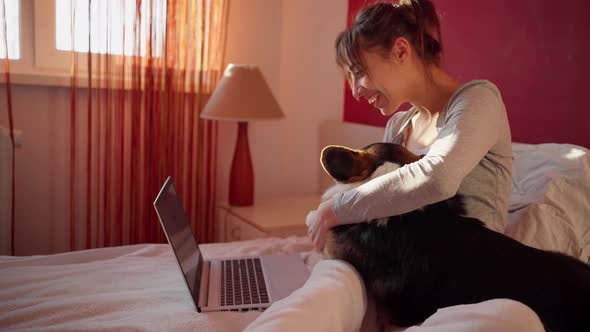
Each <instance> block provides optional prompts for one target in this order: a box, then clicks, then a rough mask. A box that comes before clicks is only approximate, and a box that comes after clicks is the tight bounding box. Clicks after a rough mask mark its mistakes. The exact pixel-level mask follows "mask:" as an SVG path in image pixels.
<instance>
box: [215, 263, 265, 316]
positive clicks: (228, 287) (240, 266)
mask: <svg viewBox="0 0 590 332" xmlns="http://www.w3.org/2000/svg"><path fill="white" fill-rule="evenodd" d="M221 264H222V265H221V267H222V268H221V305H222V306H230V305H243V304H263V303H268V292H267V290H266V282H265V281H264V274H263V273H262V266H261V265H260V258H244V259H231V260H225V261H222V262H221Z"/></svg>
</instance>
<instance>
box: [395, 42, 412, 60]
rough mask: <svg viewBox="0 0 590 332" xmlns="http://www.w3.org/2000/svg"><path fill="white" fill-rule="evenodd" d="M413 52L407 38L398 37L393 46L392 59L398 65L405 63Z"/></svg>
mask: <svg viewBox="0 0 590 332" xmlns="http://www.w3.org/2000/svg"><path fill="white" fill-rule="evenodd" d="M411 52H412V48H411V47H410V42H409V41H408V40H407V39H406V38H405V37H397V38H396V39H395V41H394V42H393V45H392V46H391V54H390V56H391V59H393V61H395V62H396V63H403V62H404V61H405V60H406V59H407V58H408V57H409V56H410V53H411Z"/></svg>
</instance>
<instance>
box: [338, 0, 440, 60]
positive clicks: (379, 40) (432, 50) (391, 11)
mask: <svg viewBox="0 0 590 332" xmlns="http://www.w3.org/2000/svg"><path fill="white" fill-rule="evenodd" d="M433 33H436V38H435V37H433ZM398 37H405V38H406V39H407V40H408V41H409V42H410V43H411V44H412V46H413V47H414V49H415V50H416V53H417V55H418V57H419V58H420V59H421V60H422V61H423V63H425V64H436V65H439V64H440V58H441V53H442V40H441V36H440V22H439V20H438V16H437V14H436V9H435V8H434V4H433V3H432V1H430V0H400V1H399V2H397V3H391V2H376V3H373V4H371V5H369V6H366V7H364V8H363V9H361V10H360V11H359V12H358V14H357V15H356V18H355V20H354V23H353V24H352V25H351V26H350V27H349V28H348V29H346V30H344V31H343V32H341V33H340V34H339V35H338V37H337V38H336V62H337V63H338V65H339V66H341V67H343V68H347V67H348V66H353V65H359V66H361V67H364V63H363V61H362V58H361V56H360V51H361V49H375V50H377V51H378V52H380V53H381V54H382V55H385V54H387V53H388V51H389V50H390V49H391V46H392V45H393V42H394V41H395V40H396V39H397V38H398Z"/></svg>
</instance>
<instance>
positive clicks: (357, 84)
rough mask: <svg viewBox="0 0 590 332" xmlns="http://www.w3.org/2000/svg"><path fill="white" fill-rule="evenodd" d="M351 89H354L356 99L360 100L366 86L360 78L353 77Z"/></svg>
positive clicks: (353, 93)
mask: <svg viewBox="0 0 590 332" xmlns="http://www.w3.org/2000/svg"><path fill="white" fill-rule="evenodd" d="M350 89H351V90H352V96H353V97H354V99H356V100H359V99H360V98H361V97H362V96H363V93H364V91H365V87H364V86H363V85H362V84H361V80H360V79H358V78H352V79H351V81H350Z"/></svg>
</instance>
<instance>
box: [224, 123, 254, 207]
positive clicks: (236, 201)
mask: <svg viewBox="0 0 590 332" xmlns="http://www.w3.org/2000/svg"><path fill="white" fill-rule="evenodd" d="M229 204H230V205H233V206H251V205H253V204H254V170H253V168H252V159H251V158H250V147H249V144H248V122H243V121H240V122H239V123H238V139H237V141H236V150H235V152H234V159H233V161H232V165H231V174H230V178H229Z"/></svg>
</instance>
